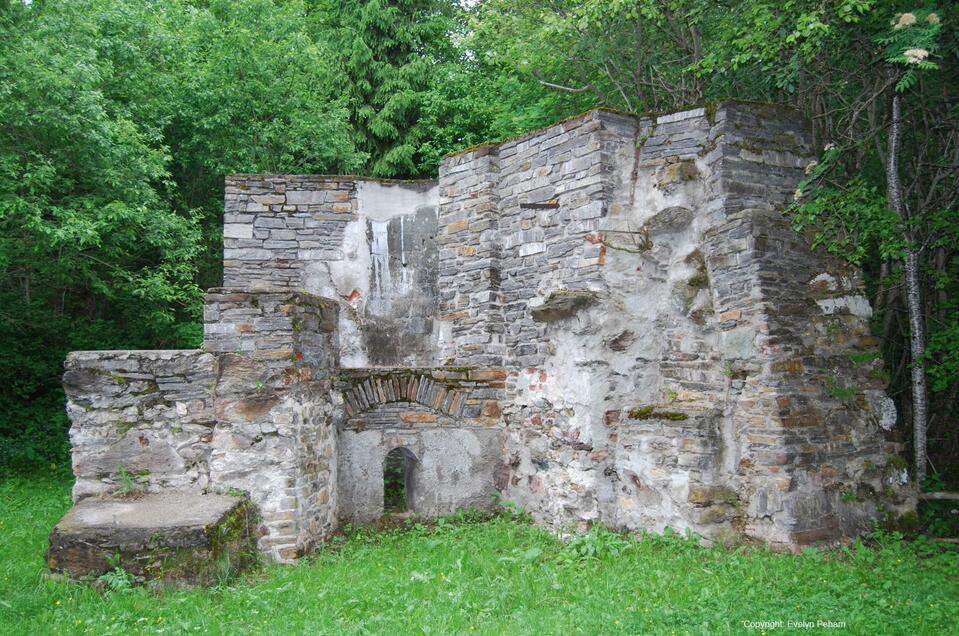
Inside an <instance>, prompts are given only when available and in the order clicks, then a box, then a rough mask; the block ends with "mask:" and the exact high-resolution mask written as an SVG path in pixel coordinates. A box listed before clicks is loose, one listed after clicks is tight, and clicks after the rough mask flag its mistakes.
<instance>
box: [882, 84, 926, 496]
mask: <svg viewBox="0 0 959 636" xmlns="http://www.w3.org/2000/svg"><path fill="white" fill-rule="evenodd" d="M901 99H902V98H901V96H900V95H899V93H898V92H896V91H895V88H894V89H893V94H892V117H891V119H892V121H891V125H890V129H889V153H888V156H887V157H886V196H887V198H888V200H889V206H890V207H891V208H892V209H893V210H894V211H895V212H896V214H897V215H898V216H899V219H900V221H901V222H902V227H903V232H904V233H905V235H906V243H907V248H906V254H905V257H906V259H905V260H906V263H905V271H904V274H905V283H906V307H907V308H908V311H909V350H910V354H911V355H910V358H911V362H912V435H913V448H914V450H915V461H916V482H917V483H919V484H922V482H923V481H924V480H925V478H926V464H927V462H928V460H927V456H926V432H927V431H926V428H927V410H928V409H927V405H926V367H925V360H924V358H925V350H926V345H925V332H924V325H923V319H922V297H921V293H920V288H919V255H918V254H917V249H916V244H915V241H914V240H913V238H914V237H913V232H912V229H911V227H910V226H909V222H908V219H907V218H906V213H905V209H904V207H903V204H902V188H901V187H900V183H899V142H900V140H901V138H902V105H901V103H900V100H901Z"/></svg>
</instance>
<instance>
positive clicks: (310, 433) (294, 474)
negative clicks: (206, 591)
mask: <svg viewBox="0 0 959 636" xmlns="http://www.w3.org/2000/svg"><path fill="white" fill-rule="evenodd" d="M812 158H813V148H812V145H811V140H810V136H809V134H808V131H807V129H806V128H805V127H804V125H803V124H802V122H801V121H800V119H799V118H798V116H797V115H796V114H795V113H793V112H792V111H787V110H782V109H779V108H776V107H772V106H760V105H752V104H741V103H735V102H729V103H723V104H719V105H717V106H711V107H709V108H702V109H695V110H690V111H685V112H682V113H675V114H672V115H666V116H660V117H632V116H625V115H620V114H616V113H612V112H607V111H593V112H591V113H588V114H586V115H583V116H580V117H578V118H574V119H572V120H569V121H567V122H564V123H561V124H557V125H555V126H552V127H549V128H547V129H544V130H541V131H537V132H534V133H531V134H529V135H526V136H523V137H520V138H518V139H514V140H510V141H507V142H504V143H501V144H497V145H488V146H481V147H478V148H475V149H472V150H470V151H466V152H463V153H459V154H457V155H453V156H451V157H448V158H447V159H446V160H444V162H443V163H442V165H441V168H440V175H439V181H438V183H437V182H413V183H403V182H380V181H372V180H365V179H359V178H346V177H317V176H263V175H234V176H232V177H229V178H228V179H227V187H226V205H225V225H224V288H223V289H218V290H211V292H210V294H208V296H207V305H206V309H205V312H204V322H205V342H204V350H203V351H178V352H79V353H74V354H71V356H70V357H69V358H68V360H67V373H66V375H65V377H64V384H65V388H66V390H67V395H68V398H69V401H68V411H69V413H70V416H71V419H72V420H73V428H72V430H71V439H72V442H73V445H74V471H75V473H76V474H77V485H76V487H75V490H74V496H75V498H80V497H84V496H88V495H92V494H98V493H102V492H105V491H108V490H111V489H113V488H115V486H116V482H117V475H116V466H117V465H119V464H123V465H124V466H126V467H127V468H129V469H130V470H134V471H136V470H139V471H141V473H142V478H141V481H143V482H145V484H146V487H148V488H150V489H152V490H164V489H173V490H191V489H192V490H213V491H226V490H229V489H238V490H243V491H245V492H248V493H249V494H250V496H251V499H252V500H253V501H254V503H256V504H257V506H258V507H259V508H260V511H261V515H262V518H263V525H262V529H261V534H262V538H261V540H260V545H261V548H262V549H263V550H264V551H265V552H267V553H269V554H270V555H271V556H272V557H273V558H275V559H278V560H288V559H291V558H295V557H296V556H297V555H299V554H301V553H303V552H304V551H305V550H307V549H309V547H310V546H311V545H312V544H313V543H314V542H315V541H317V540H321V539H322V538H324V537H325V536H327V535H328V534H329V532H331V531H332V530H333V529H334V527H335V526H336V524H337V523H339V522H341V521H355V522H368V521H371V520H373V519H375V518H376V517H378V516H379V514H381V513H382V488H383V483H382V482H383V473H382V470H383V468H382V461H383V456H385V453H386V452H387V451H388V450H389V449H391V448H396V447H401V446H402V447H404V448H407V449H408V450H410V451H411V452H412V453H413V455H414V456H415V457H416V459H417V463H416V471H415V475H416V478H415V483H414V485H413V492H414V495H413V510H414V511H417V512H419V513H422V514H427V515H437V514H444V513H448V512H452V511H454V510H456V509H457V508H461V507H465V506H479V507H482V506H484V505H488V504H489V502H490V498H491V495H494V494H497V493H500V494H502V496H504V497H505V498H507V499H511V500H514V501H516V502H518V503H519V504H521V505H522V506H524V507H525V508H526V509H528V510H529V511H530V512H531V513H532V514H533V515H534V517H536V518H537V519H538V520H540V521H541V522H543V523H546V524H549V525H552V526H555V527H565V526H569V525H575V526H580V527H585V526H587V525H588V524H590V523H593V522H602V523H606V524H609V525H611V526H614V527H618V528H626V529H640V528H647V529H651V530H655V531H661V530H663V529H664V528H666V527H671V528H674V529H677V530H685V529H690V530H692V531H694V532H697V533H699V534H700V535H702V536H703V537H706V538H709V539H713V540H719V541H731V540H737V539H739V538H742V537H751V538H756V539H760V540H764V541H768V542H770V543H771V544H773V545H781V546H794V545H801V544H806V543H809V542H812V541H816V540H820V539H832V538H835V537H838V536H840V535H843V534H854V533H856V532H859V531H861V530H863V529H865V528H866V527H867V526H868V524H870V523H871V521H872V519H874V518H876V517H877V516H881V515H882V514H885V513H894V512H898V511H902V510H905V509H908V508H909V507H910V505H912V504H913V502H912V500H911V498H910V492H911V491H910V489H909V488H908V487H907V486H906V485H905V479H904V474H903V471H902V470H901V469H900V468H897V466H898V465H899V463H898V462H897V461H895V460H894V459H893V458H894V457H895V456H896V454H897V453H898V451H899V450H900V445H898V444H897V443H895V442H890V441H887V435H886V430H888V429H889V428H891V427H892V426H893V425H894V423H895V410H894V408H892V407H891V401H890V400H889V399H888V398H887V397H886V396H885V394H884V393H883V390H882V389H883V380H882V376H881V361H880V360H878V355H876V345H877V343H876V341H875V339H874V338H872V337H871V336H870V335H869V332H868V329H867V320H868V316H869V306H868V302H867V301H866V299H865V297H864V296H863V295H862V290H861V287H862V283H861V279H860V277H859V275H858V273H857V272H855V271H852V270H849V269H847V268H845V267H844V266H842V264H840V263H837V262H834V261H832V260H831V259H829V258H827V257H825V256H823V255H822V254H820V253H812V252H810V251H809V249H808V247H807V245H806V243H805V241H804V240H803V238H802V237H801V236H799V235H797V234H795V233H794V232H793V231H792V230H791V228H790V227H789V225H788V222H787V221H786V220H785V219H784V217H783V216H782V215H781V213H780V212H779V211H778V210H780V209H781V208H782V206H783V205H784V204H785V203H786V202H787V201H788V200H789V199H790V198H791V195H792V191H793V189H794V188H795V184H796V183H797V182H798V181H799V180H800V178H801V175H802V172H803V169H804V167H805V166H806V164H808V163H809V161H811V160H812Z"/></svg>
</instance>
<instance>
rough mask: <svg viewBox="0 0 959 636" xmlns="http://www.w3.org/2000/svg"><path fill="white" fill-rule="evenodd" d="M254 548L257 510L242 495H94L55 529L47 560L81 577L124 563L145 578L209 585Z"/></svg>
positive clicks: (239, 565) (251, 557) (249, 558)
mask: <svg viewBox="0 0 959 636" xmlns="http://www.w3.org/2000/svg"><path fill="white" fill-rule="evenodd" d="M255 550H256V519H255V514H254V512H253V508H252V507H251V505H250V503H249V501H248V500H246V499H245V498H243V497H230V496H226V495H205V494H199V493H163V494H150V495H144V496H142V497H140V498H137V499H100V498H96V497H87V498H86V499H83V500H81V501H79V502H77V503H76V504H74V506H73V508H71V509H70V510H69V512H67V514H66V515H64V517H63V518H62V519H61V520H60V522H59V523H58V524H57V525H56V527H54V528H53V531H52V532H51V533H50V546H49V548H48V549H47V565H48V566H49V568H50V570H51V571H52V572H56V573H61V574H65V575H67V576H69V577H71V578H77V579H89V578H95V577H98V576H100V575H102V574H104V573H106V572H108V571H110V570H111V569H113V568H114V567H115V565H117V564H119V566H120V567H122V568H123V569H124V570H126V571H127V572H129V573H131V574H133V575H135V576H138V577H142V578H143V579H144V580H146V581H158V580H159V581H165V582H169V583H174V584H177V585H207V584H210V583H213V582H215V581H217V580H219V579H221V578H223V577H226V576H232V575H234V574H236V573H238V572H239V571H240V570H242V569H243V568H244V567H245V566H247V565H249V564H250V563H252V562H254V561H255V560H256V557H255Z"/></svg>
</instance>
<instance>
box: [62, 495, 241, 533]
mask: <svg viewBox="0 0 959 636" xmlns="http://www.w3.org/2000/svg"><path fill="white" fill-rule="evenodd" d="M241 501H242V499H241V498H240V497H229V496H226V495H205V494H200V493H164V494H150V495H144V496H143V497H140V498H138V499H98V498H96V497H87V498H86V499H83V500H81V501H79V502H77V503H76V504H75V505H74V506H73V508H71V509H70V511H69V512H68V513H67V514H66V515H65V516H64V517H63V519H62V520H61V521H60V523H59V524H57V529H58V530H59V531H60V532H62V533H69V532H71V531H79V530H80V529H91V528H117V529H120V528H122V529H130V530H133V529H141V528H152V529H161V528H175V527H190V526H201V527H205V526H209V525H211V524H215V523H216V522H217V521H219V520H220V519H221V518H223V516H224V515H225V514H226V513H227V512H229V511H230V510H231V509H232V508H233V507H234V506H236V505H237V504H238V503H240V502H241Z"/></svg>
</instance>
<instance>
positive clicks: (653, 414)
mask: <svg viewBox="0 0 959 636" xmlns="http://www.w3.org/2000/svg"><path fill="white" fill-rule="evenodd" d="M627 415H628V416H629V419H631V420H670V421H672V422H682V421H684V420H688V419H689V415H687V414H686V413H680V412H679V411H657V410H656V406H655V405H652V404H648V405H646V406H639V407H636V408H633V409H630V410H629V411H628V412H627Z"/></svg>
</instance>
